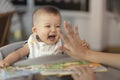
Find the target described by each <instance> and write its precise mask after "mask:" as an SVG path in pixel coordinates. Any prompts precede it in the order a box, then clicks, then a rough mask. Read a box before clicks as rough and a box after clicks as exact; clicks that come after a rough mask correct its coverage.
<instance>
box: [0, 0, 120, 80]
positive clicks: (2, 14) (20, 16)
mask: <svg viewBox="0 0 120 80" xmlns="http://www.w3.org/2000/svg"><path fill="white" fill-rule="evenodd" d="M42 5H54V6H56V7H58V8H59V9H60V12H61V14H62V19H63V20H62V21H63V22H64V21H70V22H71V23H72V25H78V26H79V33H80V37H81V39H85V40H86V41H87V42H88V43H89V44H90V47H91V48H92V49H93V50H97V51H104V52H114V53H117V52H120V25H119V24H120V16H119V14H120V11H119V10H120V0H0V46H1V47H2V46H4V45H7V44H9V43H13V42H17V41H24V40H27V39H28V37H29V35H30V34H31V33H32V31H31V28H32V15H33V12H34V11H35V10H36V9H37V8H38V7H41V6H42ZM116 7H117V8H116ZM73 27H74V26H73ZM63 31H64V29H63ZM119 74H120V71H118V70H115V69H112V68H110V69H109V71H108V72H106V73H99V74H98V76H99V77H100V79H99V80H120V77H119ZM63 78H65V79H64V80H71V78H70V77H63Z"/></svg>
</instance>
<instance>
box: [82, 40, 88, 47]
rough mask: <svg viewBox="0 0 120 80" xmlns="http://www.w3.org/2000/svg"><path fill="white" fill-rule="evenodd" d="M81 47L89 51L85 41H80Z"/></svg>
mask: <svg viewBox="0 0 120 80" xmlns="http://www.w3.org/2000/svg"><path fill="white" fill-rule="evenodd" d="M81 46H83V47H84V48H87V49H90V46H89V44H88V43H87V42H86V41H85V40H82V41H81Z"/></svg>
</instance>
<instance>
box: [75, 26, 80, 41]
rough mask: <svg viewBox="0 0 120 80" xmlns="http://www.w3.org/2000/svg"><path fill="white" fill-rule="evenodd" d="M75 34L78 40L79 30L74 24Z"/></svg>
mask: <svg viewBox="0 0 120 80" xmlns="http://www.w3.org/2000/svg"><path fill="white" fill-rule="evenodd" d="M74 32H75V35H76V38H77V40H80V41H81V39H80V35H79V31H78V26H77V25H76V26H75V31H74Z"/></svg>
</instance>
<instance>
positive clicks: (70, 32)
mask: <svg viewBox="0 0 120 80" xmlns="http://www.w3.org/2000/svg"><path fill="white" fill-rule="evenodd" d="M64 29H65V32H66V35H67V37H68V38H70V39H73V37H74V36H73V34H74V31H73V29H72V25H71V24H70V22H66V21H65V22H64Z"/></svg>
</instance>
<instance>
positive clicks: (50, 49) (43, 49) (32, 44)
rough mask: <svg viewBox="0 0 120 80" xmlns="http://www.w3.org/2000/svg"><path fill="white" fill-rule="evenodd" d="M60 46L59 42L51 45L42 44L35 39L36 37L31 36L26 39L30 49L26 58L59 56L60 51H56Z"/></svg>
mask: <svg viewBox="0 0 120 80" xmlns="http://www.w3.org/2000/svg"><path fill="white" fill-rule="evenodd" d="M61 44H62V43H61V40H59V41H58V42H57V43H56V44H52V45H49V44H46V43H44V42H39V41H38V40H37V39H36V36H35V35H34V34H32V35H30V37H29V39H28V46H29V49H30V53H29V57H28V58H35V57H40V56H41V57H42V56H49V55H56V54H60V53H61V51H60V50H58V48H59V47H60V46H61Z"/></svg>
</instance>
